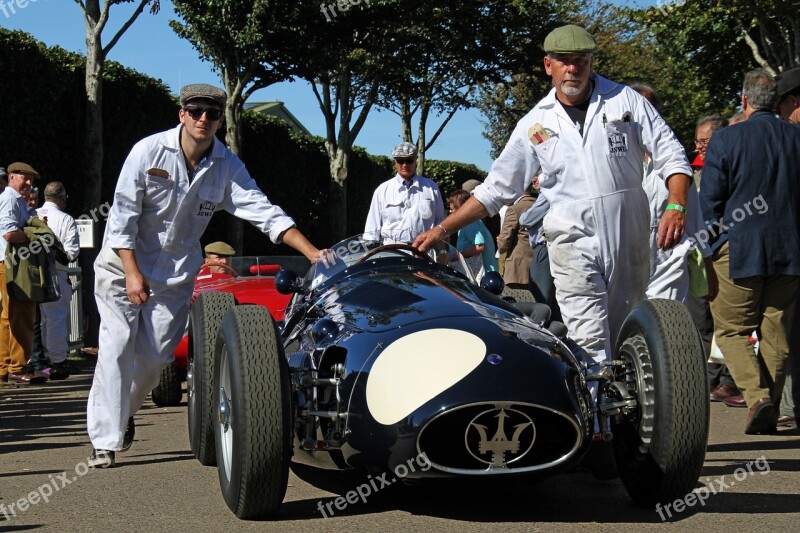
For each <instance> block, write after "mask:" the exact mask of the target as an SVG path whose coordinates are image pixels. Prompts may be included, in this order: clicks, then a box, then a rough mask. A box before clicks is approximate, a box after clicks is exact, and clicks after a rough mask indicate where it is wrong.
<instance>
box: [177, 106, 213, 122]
mask: <svg viewBox="0 0 800 533" xmlns="http://www.w3.org/2000/svg"><path fill="white" fill-rule="evenodd" d="M183 110H184V111H186V112H187V113H189V116H190V117H192V118H193V119H194V120H200V117H202V116H203V113H205V114H206V119H208V120H219V118H220V117H221V116H222V110H221V109H217V108H216V107H189V106H186V107H184V108H183Z"/></svg>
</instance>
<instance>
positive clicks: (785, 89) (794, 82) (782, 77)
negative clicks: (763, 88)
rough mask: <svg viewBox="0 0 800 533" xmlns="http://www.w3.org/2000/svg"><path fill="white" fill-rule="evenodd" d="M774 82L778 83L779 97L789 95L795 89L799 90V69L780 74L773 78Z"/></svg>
mask: <svg viewBox="0 0 800 533" xmlns="http://www.w3.org/2000/svg"><path fill="white" fill-rule="evenodd" d="M775 81H776V82H777V83H778V95H779V96H783V95H785V94H789V93H790V92H792V91H794V90H795V89H797V88H800V67H795V68H792V69H789V70H787V71H785V72H781V73H780V74H778V75H777V76H775Z"/></svg>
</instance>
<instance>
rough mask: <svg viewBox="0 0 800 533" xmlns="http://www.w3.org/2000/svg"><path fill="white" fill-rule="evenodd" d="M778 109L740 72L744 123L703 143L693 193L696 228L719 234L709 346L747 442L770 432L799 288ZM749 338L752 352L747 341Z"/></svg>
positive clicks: (789, 145)
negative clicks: (742, 411) (734, 392)
mask: <svg viewBox="0 0 800 533" xmlns="http://www.w3.org/2000/svg"><path fill="white" fill-rule="evenodd" d="M777 103H778V93H777V87H776V83H775V81H774V80H773V79H772V76H770V75H769V73H767V72H766V71H765V70H763V69H757V70H753V71H750V72H748V73H747V75H746V76H745V81H744V86H743V89H742V112H743V113H744V115H745V117H746V119H747V120H746V121H745V122H743V123H741V124H737V125H736V127H733V128H725V129H723V130H721V131H719V132H717V133H716V134H715V135H714V136H713V137H712V138H711V141H710V142H709V143H708V152H707V154H706V158H705V165H704V168H703V184H702V187H701V189H700V201H701V205H702V209H703V215H704V217H703V218H704V220H710V221H715V222H717V221H721V222H720V223H721V224H722V225H723V226H724V228H727V229H725V230H724V231H725V232H724V233H723V234H722V235H721V236H716V237H714V236H712V249H713V250H714V256H713V257H714V268H715V269H716V271H717V276H718V277H719V280H720V289H719V296H718V297H717V298H716V299H715V300H714V301H713V302H711V312H712V313H713V315H714V328H715V333H716V341H717V344H719V347H720V350H722V353H723V354H724V355H725V360H726V361H727V363H728V368H730V371H731V374H732V375H733V378H734V379H735V380H736V384H737V385H738V387H739V389H740V390H741V391H742V393H743V394H744V397H745V400H746V402H747V406H748V407H749V412H748V416H747V421H746V423H745V429H744V431H745V433H746V434H749V435H753V434H770V433H775V431H776V425H777V420H778V405H779V402H780V398H781V394H782V392H783V384H784V380H785V371H786V362H787V360H788V357H789V346H788V333H789V330H790V327H791V324H792V321H793V319H794V312H795V302H796V299H797V294H798V289H800V254H798V250H800V181H798V179H797V174H796V173H797V169H798V168H800V129H798V128H797V127H795V126H792V125H790V124H788V123H786V122H784V121H782V120H780V119H779V118H777V117H776V116H775V115H774V113H773V110H774V109H775V107H776V105H777ZM744 218H747V222H746V223H745V222H742V221H743V220H744ZM717 227H720V226H717ZM724 228H723V229H724ZM754 330H758V331H759V332H760V333H761V335H760V337H761V339H762V342H761V343H760V346H759V353H756V352H755V351H754V348H753V346H752V345H751V344H750V342H749V336H750V333H751V332H753V331H754Z"/></svg>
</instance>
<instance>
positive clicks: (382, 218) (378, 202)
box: [364, 142, 445, 244]
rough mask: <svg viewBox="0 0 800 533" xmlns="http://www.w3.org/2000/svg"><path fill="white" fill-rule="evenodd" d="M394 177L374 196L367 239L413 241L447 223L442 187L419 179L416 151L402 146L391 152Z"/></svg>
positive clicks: (367, 227)
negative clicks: (443, 222) (445, 220)
mask: <svg viewBox="0 0 800 533" xmlns="http://www.w3.org/2000/svg"><path fill="white" fill-rule="evenodd" d="M392 159H394V166H395V169H397V174H395V176H394V177H393V178H391V179H389V180H387V181H385V182H383V183H381V184H380V185H378V188H377V189H375V192H374V193H373V194H372V202H371V203H370V205H369V213H368V214H367V223H366V225H365V226H364V235H365V236H366V238H368V239H374V240H382V241H384V242H387V243H392V242H404V243H407V244H410V243H412V242H414V239H415V238H416V237H417V235H419V234H420V233H422V232H423V231H427V230H429V229H431V228H433V227H435V226H436V225H437V224H440V223H441V222H442V220H444V216H445V213H444V203H443V202H442V195H441V193H440V192H439V186H438V185H436V182H435V181H433V180H432V179H429V178H426V177H424V176H419V175H417V147H416V146H414V145H413V144H411V143H410V142H402V143H400V144H398V145H397V146H395V147H394V149H393V150H392Z"/></svg>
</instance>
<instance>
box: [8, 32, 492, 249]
mask: <svg viewBox="0 0 800 533" xmlns="http://www.w3.org/2000/svg"><path fill="white" fill-rule="evenodd" d="M84 64H85V58H84V56H82V55H80V54H75V53H72V52H68V51H66V50H64V49H62V48H60V47H53V48H48V47H47V46H45V45H44V44H43V43H41V42H39V41H37V40H36V39H34V38H33V37H32V36H30V35H29V34H27V33H24V32H21V31H9V30H5V29H2V28H0V72H3V76H2V78H0V91H1V92H2V94H3V95H4V100H3V101H4V103H5V105H4V110H5V112H6V114H7V117H8V118H9V120H6V121H5V124H6V126H5V127H4V128H2V129H0V166H7V165H8V164H9V163H11V162H13V161H25V162H27V163H30V164H31V165H33V167H34V168H36V169H37V170H38V171H39V172H40V173H41V174H42V176H43V180H42V181H43V182H44V183H41V184H40V185H42V186H43V185H44V184H45V183H46V182H48V181H52V180H59V181H62V182H63V183H64V185H65V186H66V188H67V192H68V194H69V195H70V204H69V205H68V207H67V209H68V211H69V212H70V213H71V214H72V215H73V216H76V217H77V216H79V215H81V214H82V213H86V212H88V211H89V210H90V209H91V208H92V207H96V206H84V205H83V202H82V199H81V189H82V188H84V187H85V181H84V178H85V176H84V175H83V173H82V171H81V169H82V167H83V158H84V151H83V139H84V132H85V125H84V111H85V102H86V97H85V90H84ZM178 109H179V106H178V102H177V99H176V98H175V97H174V96H173V95H171V94H170V93H169V90H168V89H167V87H166V86H165V85H164V84H163V83H162V82H161V81H160V80H155V79H153V78H150V77H148V76H145V75H143V74H140V73H138V72H136V71H134V70H131V69H128V68H125V67H123V66H122V65H120V64H118V63H115V62H113V61H109V62H106V65H105V71H104V86H103V119H104V124H105V126H104V129H103V140H104V143H103V145H104V161H103V190H102V201H109V202H110V201H111V200H112V199H113V194H114V188H115V186H116V182H117V178H118V176H119V171H120V169H121V168H122V164H123V162H124V161H125V158H126V157H127V155H128V153H129V152H130V149H131V147H132V146H133V145H134V143H136V142H137V141H138V140H140V139H142V138H144V137H146V136H148V135H151V134H153V133H155V132H158V131H163V130H166V129H169V128H171V127H174V126H175V125H176V124H177V113H178ZM243 117H244V123H243V125H242V130H243V138H244V142H243V147H242V150H243V153H242V159H243V161H244V162H245V164H246V165H247V168H248V170H249V172H250V174H251V175H252V176H253V178H254V179H255V180H256V182H257V183H258V184H259V186H260V187H261V188H262V189H263V190H264V191H265V192H266V193H267V195H268V196H269V198H270V200H271V201H272V202H274V203H275V204H277V205H280V206H281V207H282V208H283V209H284V210H285V211H286V212H287V213H288V214H289V215H290V216H292V217H293V218H294V219H295V221H296V222H297V224H298V227H299V228H300V229H301V230H302V231H303V233H305V234H306V235H307V236H308V238H309V239H310V240H311V242H313V243H314V244H316V245H317V246H330V245H331V244H334V243H333V242H332V237H331V235H330V230H329V228H330V225H329V224H328V223H327V218H328V214H327V202H326V196H327V190H328V185H329V183H330V172H329V166H328V157H327V154H326V152H325V144H324V139H322V138H321V137H315V136H307V135H302V134H298V133H296V132H294V131H293V130H292V129H291V128H290V127H289V126H288V125H287V124H286V123H285V122H283V121H280V120H279V119H276V118H274V117H268V116H265V115H261V114H258V113H253V112H245V113H244V114H243ZM219 137H220V139H224V131H220V132H219ZM426 165H427V170H426V172H425V173H426V175H427V176H428V177H430V178H431V179H433V180H434V181H436V182H437V183H438V184H439V187H440V188H441V190H442V194H444V195H445V196H444V197H445V199H446V198H447V194H449V192H451V191H453V190H454V189H456V188H459V187H460V184H461V183H462V182H464V181H466V180H468V179H472V178H475V179H479V180H482V179H483V178H484V177H485V172H482V171H481V170H480V169H478V168H477V167H475V166H474V165H466V164H462V163H457V162H453V161H436V160H429V161H427V162H426ZM394 173H395V171H394V165H393V164H392V161H391V159H390V158H388V157H385V156H372V155H369V154H367V153H366V151H365V150H364V149H362V148H358V147H356V148H355V149H354V150H353V154H352V156H351V159H350V169H349V177H348V179H347V181H346V184H347V185H346V187H347V206H348V207H347V210H348V213H347V232H348V234H349V235H352V234H355V233H360V232H361V231H363V228H364V222H365V220H366V216H367V211H368V210H369V203H370V201H371V199H372V193H373V191H374V190H375V188H376V187H377V186H378V184H380V183H381V182H383V181H385V180H387V179H389V178H390V177H391V176H392V175H394ZM231 219H232V217H231V216H230V215H228V214H227V213H218V214H216V215H215V216H214V218H213V219H212V221H211V224H210V225H209V228H208V230H207V231H206V234H205V235H204V236H203V241H204V242H211V241H214V240H224V239H225V235H226V234H227V233H228V232H227V229H228V228H229V227H230V224H231V223H232V220H231ZM102 230H103V228H100V231H101V232H102ZM101 234H102V233H101ZM244 238H245V240H244V250H243V251H242V253H243V254H246V255H259V254H270V255H294V254H296V252H294V250H292V249H290V248H289V247H287V246H283V245H282V246H275V245H273V244H272V243H271V242H270V241H269V239H267V238H265V237H264V235H262V234H261V232H259V231H258V230H256V229H255V228H254V227H252V226H251V225H250V224H245V232H244Z"/></svg>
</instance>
